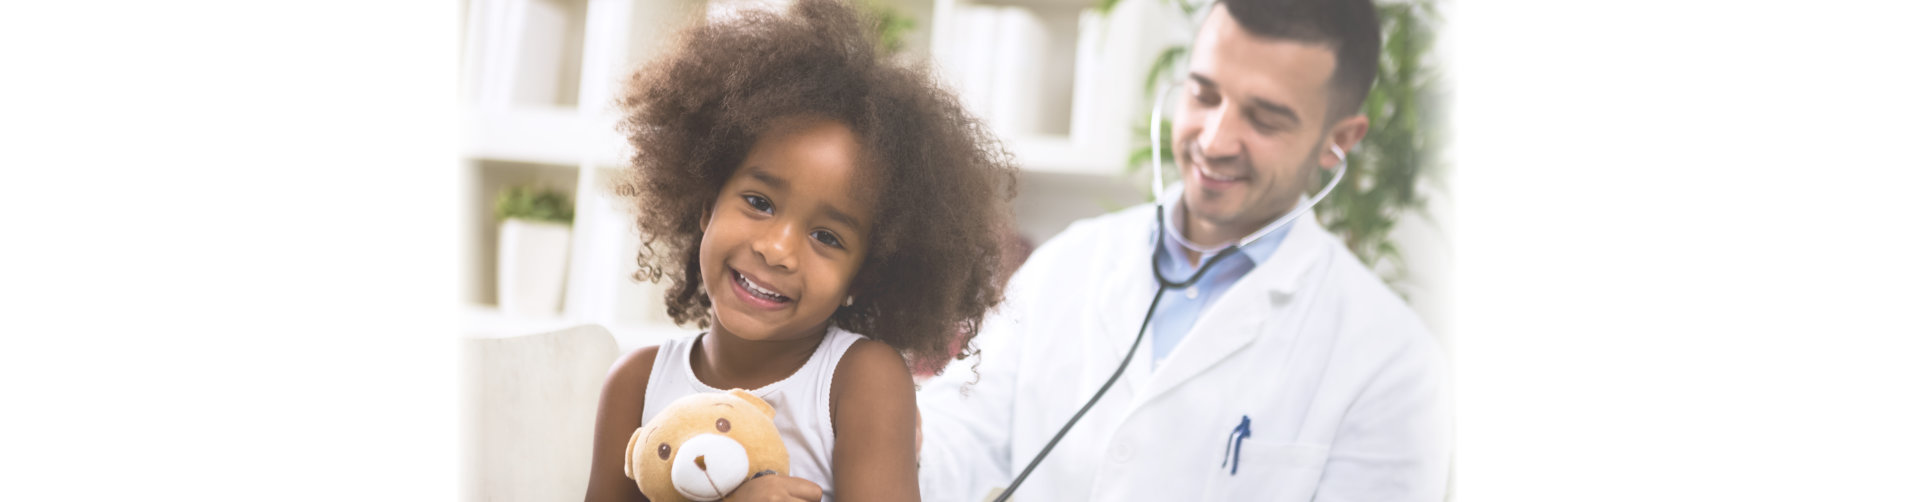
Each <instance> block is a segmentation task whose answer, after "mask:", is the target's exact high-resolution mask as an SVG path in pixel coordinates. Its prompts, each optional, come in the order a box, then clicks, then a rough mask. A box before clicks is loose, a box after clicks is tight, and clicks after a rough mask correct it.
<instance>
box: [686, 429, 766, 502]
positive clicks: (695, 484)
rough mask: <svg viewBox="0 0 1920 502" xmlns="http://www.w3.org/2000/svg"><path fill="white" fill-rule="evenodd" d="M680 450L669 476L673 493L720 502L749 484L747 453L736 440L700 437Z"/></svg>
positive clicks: (693, 438) (705, 435) (716, 435)
mask: <svg viewBox="0 0 1920 502" xmlns="http://www.w3.org/2000/svg"><path fill="white" fill-rule="evenodd" d="M677 449H678V450H679V451H680V455H679V456H676V457H674V458H673V461H672V464H673V465H672V467H671V468H670V469H669V471H668V472H669V473H670V476H671V479H673V489H674V491H677V492H680V495H682V496H685V497H686V498H687V499H688V500H696V501H714V500H720V498H721V497H723V496H725V495H726V494H728V493H730V492H732V491H733V489H734V488H738V487H739V486H740V484H741V483H744V482H746V480H747V474H748V472H747V470H748V467H747V450H746V448H743V447H741V446H740V443H738V442H735V441H734V440H733V438H729V437H726V436H722V435H719V434H698V435H695V436H693V437H690V438H687V439H686V441H684V442H682V443H680V447H679V448H677Z"/></svg>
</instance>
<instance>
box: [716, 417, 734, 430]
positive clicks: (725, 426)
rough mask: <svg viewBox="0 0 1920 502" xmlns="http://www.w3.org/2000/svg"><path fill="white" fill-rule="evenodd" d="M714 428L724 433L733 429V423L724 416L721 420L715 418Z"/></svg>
mask: <svg viewBox="0 0 1920 502" xmlns="http://www.w3.org/2000/svg"><path fill="white" fill-rule="evenodd" d="M713 429H714V430H717V431H720V432H722V433H725V432H727V431H730V430H733V423H732V422H728V421H727V419H724V418H722V419H719V420H714V421H713Z"/></svg>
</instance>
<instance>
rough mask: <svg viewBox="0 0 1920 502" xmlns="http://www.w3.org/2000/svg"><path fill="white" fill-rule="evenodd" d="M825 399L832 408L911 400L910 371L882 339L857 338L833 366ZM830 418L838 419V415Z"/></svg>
mask: <svg viewBox="0 0 1920 502" xmlns="http://www.w3.org/2000/svg"><path fill="white" fill-rule="evenodd" d="M830 394H831V395H830V396H828V399H829V400H830V402H831V403H833V404H832V408H833V410H836V411H837V410H841V409H857V410H860V409H874V407H875V406H876V405H880V404H883V403H884V402H906V403H912V402H913V374H912V373H910V372H908V371H907V362H906V358H904V357H902V356H901V355H900V351H899V350H895V349H894V348H893V346H891V345H887V344H886V343H885V342H881V341H879V340H874V339H872V338H866V337H860V338H858V339H856V340H854V341H853V342H852V345H851V346H849V347H847V350H846V352H845V353H844V354H842V355H841V356H840V361H839V364H836V365H835V366H834V369H833V385H832V387H831V391H830ZM834 415H836V416H835V417H833V421H834V422H835V423H836V424H837V423H839V422H840V421H841V420H840V419H839V417H838V416H837V415H838V413H834Z"/></svg>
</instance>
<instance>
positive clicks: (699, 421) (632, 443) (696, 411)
mask: <svg viewBox="0 0 1920 502" xmlns="http://www.w3.org/2000/svg"><path fill="white" fill-rule="evenodd" d="M773 413H774V411H773V406H772V405H769V404H767V402H766V401H763V400H761V399H760V398H759V397H758V396H754V395H753V394H749V393H747V391H744V390H740V389H733V390H729V391H727V392H726V393H718V392H712V393H704V394H694V395H690V396H687V397H683V398H680V399H678V400H675V401H674V402H673V404H669V405H667V408H666V409H665V410H661V411H660V413H659V414H657V415H654V417H653V421H651V422H648V423H646V424H644V425H642V426H640V429H639V430H635V431H634V432H633V437H632V438H630V439H628V440H627V463H626V472H627V477H629V478H632V479H633V480H634V481H635V482H636V483H639V485H640V493H642V494H644V495H646V496H647V499H648V500H652V501H653V502H683V501H686V500H687V499H686V497H683V496H681V495H680V492H678V491H675V490H674V489H673V479H672V476H671V475H670V472H671V470H672V466H673V461H674V458H675V457H677V456H679V454H680V444H681V443H682V442H684V441H686V440H687V439H688V438H691V437H693V436H695V435H699V434H720V435H724V436H727V437H728V438H731V439H733V440H734V441H736V442H739V443H740V446H741V447H743V448H745V449H746V451H747V463H748V466H749V470H748V471H747V472H748V473H749V474H748V476H749V479H751V476H752V474H751V473H756V472H760V471H764V470H772V471H774V472H776V473H779V474H786V473H787V447H786V444H785V443H783V442H781V440H780V432H779V431H778V430H776V429H775V428H774V425H773ZM720 419H726V420H727V423H728V424H729V425H728V427H727V430H726V431H724V432H723V431H720V430H718V427H717V425H716V424H717V423H718V422H719V420H720ZM662 444H664V445H667V447H668V448H669V449H670V453H669V454H668V455H667V457H666V458H664V459H663V458H660V454H659V448H660V445H662Z"/></svg>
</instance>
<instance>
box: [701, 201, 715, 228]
mask: <svg viewBox="0 0 1920 502" xmlns="http://www.w3.org/2000/svg"><path fill="white" fill-rule="evenodd" d="M708 223H713V204H712V203H708V204H707V205H705V206H701V207H700V233H703V234H704V233H707V224H708Z"/></svg>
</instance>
